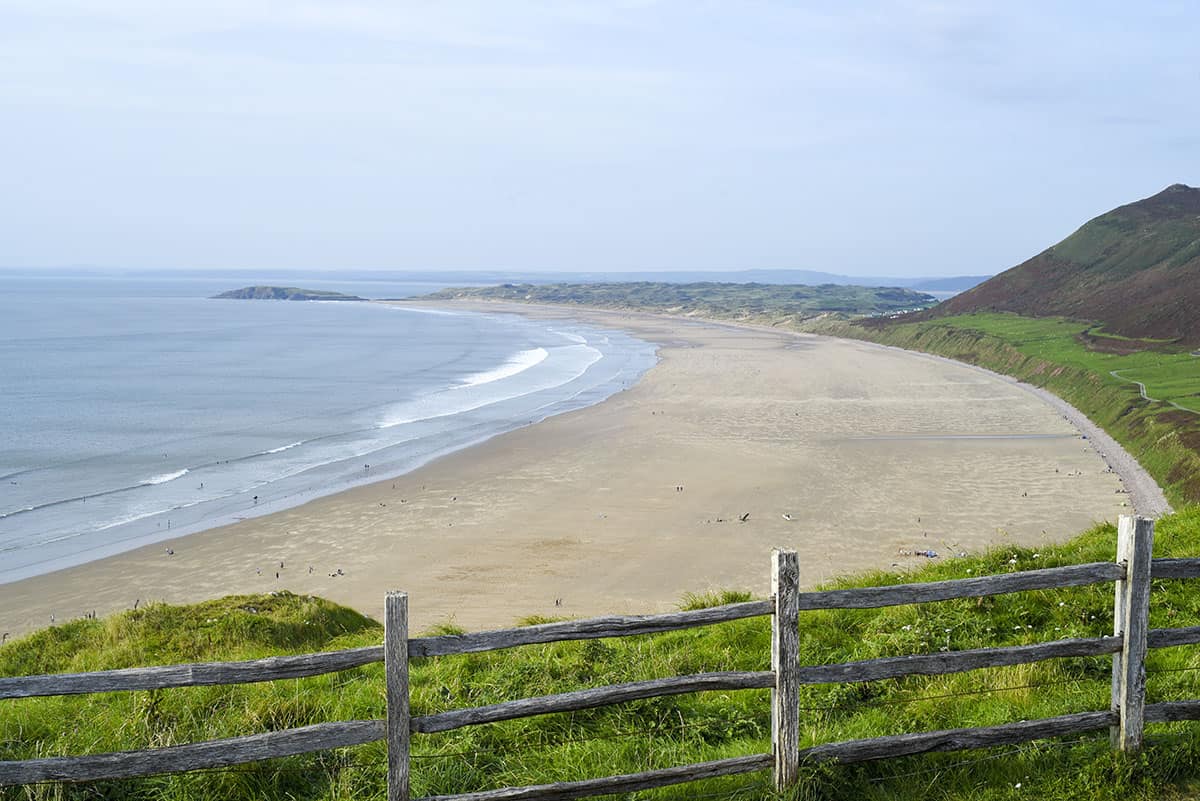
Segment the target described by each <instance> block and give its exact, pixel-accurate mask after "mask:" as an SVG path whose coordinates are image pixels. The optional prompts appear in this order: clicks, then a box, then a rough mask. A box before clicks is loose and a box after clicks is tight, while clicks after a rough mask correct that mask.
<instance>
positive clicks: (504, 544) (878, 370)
mask: <svg viewBox="0 0 1200 801" xmlns="http://www.w3.org/2000/svg"><path fill="white" fill-rule="evenodd" d="M460 307H461V306H460ZM486 308H487V309H488V310H489V311H496V310H499V308H498V307H497V306H495V305H491V304H489V305H487V306H486ZM518 311H520V312H521V313H523V314H537V315H543V316H559V317H569V318H572V319H581V320H585V321H587V322H591V323H594V324H597V325H600V326H603V327H608V328H620V329H623V330H626V331H630V332H632V333H634V334H635V335H637V336H640V337H642V338H644V339H647V340H649V341H652V342H655V343H657V344H658V345H659V357H660V362H659V364H658V365H657V366H656V367H655V368H654V369H652V370H651V371H650V372H648V373H647V374H646V376H645V377H644V378H643V380H642V381H641V382H639V383H638V384H637V385H635V386H633V387H630V388H629V389H627V390H625V391H623V392H620V393H618V394H617V395H615V396H613V397H612V398H610V399H609V400H607V401H605V402H604V403H601V404H598V405H596V406H593V407H591V408H588V409H584V410H581V411H578V412H572V413H570V414H564V415H560V416H558V417H554V418H551V419H549V420H546V421H544V422H542V423H539V424H537V425H533V426H529V427H526V428H523V429H519V430H517V431H514V432H511V433H508V434H505V435H502V436H499V437H496V438H494V439H492V440H490V441H488V442H486V443H484V444H482V445H479V446H476V447H473V448H470V449H468V450H465V451H460V452H458V453H455V454H452V455H450V456H447V457H444V458H442V459H440V460H438V461H436V462H433V463H431V464H429V465H426V466H425V467H423V468H421V469H419V470H417V471H415V472H413V473H409V474H407V475H405V476H402V477H400V478H397V479H395V480H391V479H388V480H385V481H380V482H378V483H376V484H372V485H369V486H364V487H358V488H355V489H352V490H349V491H346V492H342V493H339V494H336V495H331V496H328V497H325V498H321V499H318V500H315V501H312V502H309V503H307V504H305V505H304V506H299V507H296V508H294V509H290V510H287V511H283V512H279V513H276V514H271V515H268V516H264V517H259V518H254V519H250V520H245V521H242V522H239V523H236V524H233V525H229V526H224V527H221V528H217V529H212V530H209V531H205V532H202V533H199V534H194V535H191V536H188V537H184V538H180V539H177V540H174V541H171V542H170V543H169V546H170V548H171V549H172V550H173V554H168V553H166V548H164V546H163V545H162V544H158V545H154V546H147V547H146V548H142V549H140V550H136V551H132V552H129V553H126V554H122V555H119V556H115V557H111V558H108V559H104V560H101V561H97V562H93V563H90V564H87V565H83V566H80V567H75V568H71V569H67V570H63V571H59V572H57V573H52V574H49V575H45V576H39V577H35V578H32V579H27V580H24V581H20V582H15V583H11V584H7V585H0V631H7V632H10V633H11V634H12V635H17V634H20V633H22V632H26V631H29V630H31V629H34V628H40V627H42V626H46V625H49V624H50V622H51V616H52V615H53V616H54V618H55V619H56V620H57V621H59V622H62V621H64V620H67V619H70V618H74V617H79V616H82V615H83V614H85V613H90V612H91V611H93V610H95V611H96V612H97V613H98V614H101V615H103V614H106V613H109V612H112V611H114V610H117V609H123V608H129V607H131V606H133V605H134V603H135V602H138V603H141V604H145V603H147V602H150V601H166V602H172V603H178V602H190V601H196V600H200V599H205V598H211V597H217V596H221V595H227V594H231V593H260V592H269V591H275V590H290V591H292V592H296V593H303V594H315V595H321V596H324V597H327V598H330V599H332V600H334V601H338V602H340V603H345V604H348V605H350V606H353V607H355V608H357V609H359V610H361V611H363V612H365V613H367V614H370V615H373V616H376V617H378V616H379V615H380V614H381V610H382V605H383V596H384V593H385V592H386V591H387V590H389V589H402V590H406V591H408V592H409V594H410V608H411V610H412V617H413V625H414V628H415V630H417V631H420V630H422V629H425V628H428V627H430V626H432V625H435V624H438V623H442V622H452V623H454V624H456V625H460V626H463V627H466V628H468V629H477V628H488V627H496V626H504V625H508V624H511V623H513V622H514V621H516V620H517V619H519V618H521V617H524V616H527V615H553V616H586V615H593V614H602V613H608V612H615V613H650V612H656V611H667V610H670V609H672V608H674V607H675V606H676V604H677V603H678V602H679V600H680V598H681V596H682V595H683V594H684V593H687V592H704V591H707V590H710V589H717V588H737V589H747V590H750V591H753V592H755V593H759V594H765V593H766V592H767V587H768V560H769V553H770V549H771V548H772V547H780V546H782V547H791V548H796V549H797V550H799V551H800V554H801V556H800V559H801V577H802V580H803V582H804V584H805V585H809V586H811V585H813V584H816V583H818V582H820V581H823V580H826V579H828V578H830V577H832V576H835V575H840V574H846V573H852V572H855V571H860V570H865V569H870V568H892V567H908V566H915V565H919V564H924V563H926V562H927V561H928V559H929V557H928V556H922V555H917V554H919V553H920V552H930V551H932V552H936V553H937V555H938V556H937V558H938V559H945V558H953V557H954V556H955V555H956V554H959V553H964V552H973V551H978V550H982V549H985V548H987V547H989V546H991V545H995V544H1002V543H1014V544H1021V545H1036V544H1040V543H1046V542H1051V541H1058V540H1063V539H1066V538H1068V537H1070V536H1071V535H1073V534H1075V533H1076V532H1078V531H1079V530H1081V529H1083V528H1085V527H1087V526H1089V525H1090V524H1092V523H1093V522H1095V521H1099V520H1115V518H1116V516H1117V515H1118V514H1122V513H1129V512H1130V511H1131V509H1130V508H1129V506H1127V505H1126V504H1127V503H1128V497H1129V496H1127V495H1126V494H1124V493H1123V492H1122V491H1121V490H1122V483H1121V481H1120V478H1119V477H1118V475H1117V473H1116V472H1114V471H1113V469H1112V468H1110V467H1109V465H1108V464H1106V462H1105V461H1104V459H1103V458H1102V457H1101V456H1100V455H1099V454H1098V453H1097V451H1096V449H1095V447H1093V445H1092V440H1091V439H1083V438H1082V437H1081V436H1080V433H1079V431H1078V430H1077V429H1076V428H1075V427H1074V426H1073V425H1072V424H1071V422H1070V421H1069V420H1068V419H1067V417H1065V416H1064V415H1063V413H1062V412H1061V411H1060V410H1059V409H1056V408H1054V407H1052V406H1050V405H1048V404H1047V403H1046V402H1045V401H1044V400H1042V399H1040V398H1039V397H1037V396H1036V395H1034V394H1032V393H1030V392H1027V391H1026V390H1025V389H1023V388H1021V387H1018V386H1015V385H1013V384H1012V383H1010V382H1007V381H1004V380H1001V379H999V378H997V377H995V376H992V375H988V374H986V373H983V372H980V371H977V370H973V369H971V368H969V367H966V366H963V365H959V364H955V363H953V362H946V361H940V360H936V359H931V358H925V357H922V356H920V355H916V354H911V353H907V352H904V351H897V350H891V349H884V348H879V347H875V346H871V345H866V344H862V343H857V342H851V341H844V340H833V339H825V338H819V337H811V336H801V335H792V334H786V333H778V332H772V331H764V330H758V329H749V328H737V327H734V326H728V325H715V324H705V323H701V322H690V321H685V320H679V319H672V318H663V317H654V316H649V315H628V314H620V313H605V312H594V311H579V310H563V309H551V308H529V307H519V309H518ZM1122 464H1123V463H1122ZM1120 469H1122V470H1125V471H1128V470H1129V469H1132V468H1128V467H1121V468H1120ZM277 576H278V577H277Z"/></svg>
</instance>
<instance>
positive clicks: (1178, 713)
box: [1146, 701, 1200, 723]
mask: <svg viewBox="0 0 1200 801" xmlns="http://www.w3.org/2000/svg"><path fill="white" fill-rule="evenodd" d="M1180 720H1200V701H1164V702H1162V703H1158V704H1146V722H1147V723H1175V722H1176V721H1180Z"/></svg>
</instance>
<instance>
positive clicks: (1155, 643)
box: [1146, 626, 1200, 648]
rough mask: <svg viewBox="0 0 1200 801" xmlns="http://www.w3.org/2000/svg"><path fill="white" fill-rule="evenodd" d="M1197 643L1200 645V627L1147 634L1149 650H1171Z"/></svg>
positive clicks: (1160, 630) (1156, 631)
mask: <svg viewBox="0 0 1200 801" xmlns="http://www.w3.org/2000/svg"><path fill="white" fill-rule="evenodd" d="M1196 643H1200V626H1189V627H1188V628H1185V629H1150V631H1149V632H1147V634H1146V646H1147V647H1149V648H1171V647H1172V646H1176V645H1195V644H1196Z"/></svg>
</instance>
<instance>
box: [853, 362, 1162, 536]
mask: <svg viewBox="0 0 1200 801" xmlns="http://www.w3.org/2000/svg"><path fill="white" fill-rule="evenodd" d="M857 341H862V340H857ZM864 344H867V345H873V346H874V347H878V348H892V349H894V350H904V351H905V353H914V354H916V355H918V356H924V357H925V358H927V359H934V360H936V361H942V362H947V363H949V364H956V365H958V366H960V367H969V368H971V369H972V370H977V371H978V372H981V373H986V374H987V375H990V376H992V377H993V378H998V379H1000V380H1001V381H1005V382H1007V383H1009V384H1012V385H1014V386H1017V387H1020V388H1021V389H1023V390H1025V391H1026V392H1029V393H1032V394H1034V395H1036V396H1037V397H1039V398H1041V399H1042V400H1043V401H1045V402H1046V403H1048V404H1050V405H1051V406H1053V407H1054V408H1055V409H1057V410H1058V412H1059V413H1060V414H1061V415H1062V416H1063V418H1064V419H1065V420H1066V421H1067V422H1068V423H1070V424H1071V425H1073V426H1074V427H1075V428H1076V430H1078V431H1079V433H1080V434H1082V435H1083V436H1084V437H1085V438H1086V439H1087V440H1088V442H1089V443H1090V444H1091V447H1092V448H1094V449H1095V450H1096V453H1098V454H1100V458H1101V459H1103V460H1104V461H1105V463H1106V464H1107V465H1108V466H1109V467H1110V468H1112V471H1113V472H1114V473H1116V474H1117V476H1119V477H1120V479H1121V483H1122V484H1123V485H1124V486H1125V489H1126V491H1127V492H1128V493H1129V505H1130V507H1132V509H1133V511H1134V513H1135V514H1139V515H1142V516H1143V517H1162V516H1163V515H1165V514H1170V513H1171V512H1172V511H1173V510H1172V508H1171V504H1169V503H1167V498H1166V496H1165V495H1163V491H1162V488H1161V487H1160V486H1158V482H1157V481H1155V480H1154V479H1153V478H1152V477H1151V476H1150V474H1149V473H1147V472H1146V470H1145V469H1144V468H1143V467H1142V466H1141V464H1139V463H1138V460H1137V459H1135V458H1133V456H1131V455H1130V454H1129V452H1128V451H1126V450H1125V449H1124V448H1123V447H1121V445H1120V443H1118V442H1117V441H1116V440H1115V439H1113V438H1112V437H1111V436H1109V435H1108V433H1107V432H1105V431H1104V429H1102V428H1100V426H1098V425H1096V424H1095V423H1093V422H1092V421H1091V420H1089V419H1088V416H1087V415H1085V414H1084V413H1083V412H1081V411H1079V410H1078V409H1076V408H1075V407H1074V406H1072V405H1071V404H1069V403H1067V402H1066V401H1065V400H1063V399H1062V398H1060V397H1058V396H1057V395H1055V394H1054V393H1053V392H1050V391H1049V390H1046V389H1042V388H1041V387H1035V386H1034V385H1033V384H1027V383H1025V382H1024V381H1018V380H1017V379H1015V378H1013V377H1012V376H1010V375H1004V374H1003V373H997V372H995V371H993V370H988V369H987V368H986V367H979V366H978V365H974V364H968V363H967V362H960V361H957V360H955V359H947V358H946V357H945V356H936V355H934V354H932V353H922V352H921V351H914V350H905V349H904V348H896V347H895V346H893V345H879V344H877V343H874V342H864Z"/></svg>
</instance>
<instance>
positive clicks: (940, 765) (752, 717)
mask: <svg viewBox="0 0 1200 801" xmlns="http://www.w3.org/2000/svg"><path fill="white" fill-rule="evenodd" d="M1114 541H1115V534H1114V530H1113V528H1112V527H1111V526H1108V525H1105V526H1099V527H1097V528H1094V529H1092V530H1090V531H1087V532H1085V533H1083V534H1081V535H1079V536H1078V537H1076V538H1075V539H1074V540H1072V541H1070V542H1069V543H1067V544H1065V545H1063V546H1059V547H1049V548H1043V549H1041V550H1039V551H1032V550H1024V549H1008V548H1005V549H1000V550H997V551H994V552H991V553H988V554H985V555H981V556H974V557H967V558H962V559H955V560H950V561H946V562H944V563H938V564H931V565H930V566H928V567H927V568H925V569H924V570H921V571H919V572H918V573H917V574H916V575H915V576H913V575H911V574H909V575H897V574H886V573H878V574H873V575H870V576H866V577H859V578H858V579H856V580H854V581H853V582H851V581H846V582H844V584H845V585H849V584H859V585H861V584H865V583H873V584H884V583H893V582H896V581H902V580H905V581H906V580H912V579H913V578H915V579H917V580H936V579H945V578H955V577H967V576H973V575H981V574H990V573H1001V572H1006V571H1012V570H1023V569H1030V568H1036V567H1049V566H1054V565H1060V564H1072V563H1079V562H1088V561H1100V560H1108V559H1111V558H1113V551H1114ZM1198 554H1200V510H1197V509H1190V510H1187V511H1185V512H1183V513H1180V514H1177V515H1175V516H1172V517H1169V518H1166V519H1164V520H1163V521H1162V522H1161V523H1160V525H1159V528H1158V533H1157V547H1156V555H1158V556H1195V555H1198ZM802 558H803V557H802ZM745 597H746V596H745V595H742V594H738V593H726V594H724V595H721V596H712V597H707V596H706V597H701V598H692V599H688V604H689V605H694V606H695V605H706V604H716V603H725V602H730V601H734V600H740V599H742V598H745ZM1111 607H1112V588H1111V586H1110V585H1101V586H1098V587H1088V588H1071V589H1062V590H1053V591H1043V592H1035V593H1023V594H1019V595H1012V596H1001V597H996V598H987V599H980V600H971V601H949V602H944V603H938V604H928V605H923V606H905V607H896V608H892V609H885V610H862V611H831V612H820V613H804V614H803V615H802V618H801V660H802V661H803V662H804V663H808V664H822V663H828V662H839V661H847V660H853V659H865V658H871V657H876V656H888V655H900V654H908V653H924V652H936V651H938V650H940V649H944V648H948V649H954V650H958V649H964V648H973V647H981V646H986V645H1004V644H1019V643H1027V642H1036V641H1045V640H1052V639H1058V638H1062V637H1086V636H1097V635H1101V634H1106V633H1111V626H1112V622H1111V615H1112V609H1111ZM1197 616H1200V587H1198V586H1196V585H1195V583H1194V582H1193V583H1191V584H1189V583H1187V582H1180V581H1159V582H1155V592H1154V595H1153V605H1152V621H1151V623H1152V625H1153V626H1157V627H1168V626H1181V625H1188V624H1190V623H1195V621H1196V619H1197ZM769 630H770V624H769V619H767V618H758V619H754V620H746V621H737V622H733V623H727V624H721V625H719V626H713V627H709V628H704V629H696V630H691V631H683V632H675V633H671V634H664V635H655V636H647V637H634V638H622V639H611V640H593V641H588V642H581V643H559V644H553V645H546V646H527V647H523V648H519V649H515V650H511V651H502V652H496V653H490V654H475V655H466V656H462V657H443V658H437V659H426V660H417V661H415V662H414V664H413V666H412V682H413V709H414V713H416V714H422V713H428V712H434V711H439V710H443V709H450V708H457V707H463V706H474V705H479V704H488V703H494V702H498V701H502V700H507V699H515V698H521V697H528V696H533V695H540V694H545V693H554V692H561V691H565V690H570V689H578V688H582V687H589V686H601V685H605V684H611V683H618V682H625V681H635V680H639V679H647V678H653V677H661V676H670V675H677V674H686V673H694V672H702V671H708V670H764V669H768V668H769V651H770V645H769ZM381 638H382V630H381V627H380V626H379V624H377V623H376V622H374V621H372V620H370V619H368V618H365V617H363V616H361V615H358V614H357V613H355V612H352V611H350V610H347V609H345V608H341V607H338V606H335V605H334V604H331V603H330V602H327V601H324V600H322V599H319V598H311V597H300V596H296V595H290V594H286V593H284V594H278V595H274V596H252V597H251V596H243V597H231V598H225V599H221V600H217V601H212V602H208V603H202V604H196V605H193V606H165V605H158V606H151V607H148V608H145V609H141V610H137V611H133V612H125V613H121V614H118V615H116V616H114V617H111V618H108V619H103V620H79V621H74V622H71V623H68V624H65V625H62V626H56V627H53V628H49V629H45V630H42V631H39V632H37V633H35V634H32V635H30V636H28V637H25V638H23V639H20V640H18V641H16V642H10V643H9V644H8V645H5V646H3V647H2V648H0V675H22V674H34V673H53V672H68V671H80V670H95V669H102V668H120V667H130V666H137V665H149V664H170V663H175V662H187V661H202V660H235V659H252V658H257V657H262V656H266V655H269V654H283V653H300V652H307V651H314V650H330V649H336V648H348V647H354V646H360V645H367V644H375V643H378V642H380V641H381ZM1197 669H1200V651H1198V650H1197V649H1196V648H1194V647H1190V648H1189V647H1183V648H1173V649H1165V650H1160V651H1156V652H1153V654H1152V656H1151V659H1150V662H1149V696H1150V698H1149V700H1150V701H1151V702H1154V701H1164V700H1178V699H1187V698H1200V686H1197V677H1198V676H1200V672H1198V671H1197ZM1109 670H1110V662H1109V660H1108V659H1107V658H1088V659H1062V660H1054V661H1050V662H1043V663H1039V664H1036V665H1028V666H1019V667H1012V668H997V669H991V670H985V671H976V672H973V673H968V674H961V675H957V676H944V677H927V678H923V677H909V678H906V679H902V680H889V681H880V682H871V683H862V684H849V685H835V686H830V687H808V688H805V689H804V692H803V696H802V699H801V705H802V706H803V707H804V716H803V720H804V728H803V731H802V739H803V742H804V744H805V745H808V744H816V743H822V742H833V741H838V740H845V739H851V738H858V737H869V736H873V735H879V734H896V733H902V732H915V731H922V730H930V729H939V728H951V727H959V726H979V725H989V724H997V723H1004V722H1011V721H1016V720H1023V719H1034V718H1040V717H1047V716H1051V715H1058V714H1065V713H1068V712H1079V711H1087V710H1098V709H1106V708H1107V707H1108V694H1109ZM384 712H385V707H384V689H383V676H382V670H381V667H380V666H378V665H372V666H367V667H363V668H359V669H355V670H349V671H344V672H342V673H337V674H332V675H327V676H321V677H314V678H310V679H300V680H288V681H278V682H272V683H265V684H256V685H243V686H237V687H206V688H189V689H176V690H163V691H154V692H129V693H111V694H103V695H89V696H77V697H68V698H45V699H28V700H22V701H6V702H3V703H0V759H22V758H30V757H39V756H50V755H69V754H84V753H97V752H105V751H116V750H126V749H135V748H147V747H157V746H165V745H172V744H178V743H184V742H193V741H199V740H204V739H211V738H217V737H229V736H236V735H240V734H250V733H254V732H260V731H266V730H271V729H281V728H286V727H291V726H298V725H304V724H308V723H315V722H320V721H329V720H345V719H362V718H379V717H382V716H383V715H384ZM1148 735H1149V747H1148V749H1147V750H1146V752H1145V754H1144V755H1143V756H1142V757H1140V758H1137V759H1132V760H1130V759H1123V758H1120V757H1116V756H1114V755H1112V754H1111V753H1110V752H1109V749H1108V744H1107V738H1106V737H1105V736H1100V735H1097V736H1088V737H1083V738H1078V739H1073V740H1071V741H1068V742H1059V741H1050V742H1044V743H1040V744H1030V745H1028V746H1024V747H1019V748H1006V749H998V750H990V751H975V752H965V753H956V754H943V755H929V756H921V757H909V758H902V759H896V760H889V761H885V762H879V763H872V764H866V765H861V766H845V767H838V766H817V767H810V768H808V769H806V772H805V779H804V782H803V783H802V786H801V787H800V789H799V791H798V793H797V794H796V797H798V798H806V799H819V798H828V799H834V798H865V799H901V798H932V799H992V798H1019V797H1027V796H1028V795H1030V794H1037V795H1038V796H1040V797H1041V798H1042V799H1045V800H1046V801H1051V800H1053V799H1067V798H1079V797H1090V798H1099V799H1118V798H1122V799H1124V798H1130V797H1140V798H1167V797H1177V796H1173V795H1169V794H1168V793H1172V792H1175V791H1177V790H1178V789H1179V788H1180V787H1186V782H1188V781H1195V780H1198V779H1200V724H1172V725H1158V726H1152V727H1150V729H1149V731H1148ZM769 750H770V711H769V696H768V693H767V692H766V691H741V692H723V693H703V694H696V695H687V696H677V697H672V698H660V699H654V700H648V701H641V702H635V703H630V704H625V705H621V706H615V707H610V708H605V709H596V710H590V711H584V712H576V713H573V714H561V715H547V716H542V717H538V718H530V719H526V720H519V721H510V722H505V723H498V724H491V725H487V726H480V727H473V728H468V729H464V730H461V731H458V732H449V733H445V734H438V735H417V736H416V737H415V738H414V759H413V782H414V791H415V794H417V795H425V794H433V793H454V792H466V791H471V790H481V789H487V788H493V787H501V786H505V785H524V784H535V783H544V782H550V781H565V780H573V779H583V778H589V777H598V776H605V775H611V774H615V773H622V772H635V771H639V770H645V769H648V768H655V767H668V766H671V765H680V764H686V763H689V762H698V761H703V760H708V759H718V758H722V757H729V756H738V755H746V754H754V753H763V752H768V751H769ZM384 763H385V750H384V747H383V745H382V744H378V743H377V744H372V745H368V746H363V747H359V748H350V749H340V750H338V751H331V752H324V753H319V754H313V755H307V756H302V757H294V758H290V759H282V760H274V761H272V762H268V763H260V764H257V765H249V766H243V767H241V768H238V769H231V770H221V771H207V772H197V773H191V774H183V775H179V776H162V777H153V778H147V779H140V780H130V781H121V782H106V783H101V784H99V785H93V786H88V787H75V786H65V785H45V786H38V787H29V788H20V789H8V790H4V791H0V798H3V799H6V800H7V799H55V798H71V799H84V798H88V799H91V798H112V799H193V798H196V799H198V798H205V799H208V798H214V799H215V798H221V799H368V798H382V797H383V796H384V783H385V778H384V776H385V773H384ZM1181 792H1186V791H1181ZM709 794H715V796H714V797H718V798H738V799H741V798H746V799H772V798H775V795H774V794H773V792H772V791H771V789H770V786H769V776H768V775H767V774H765V773H763V774H755V775H750V776H743V777H732V778H729V779H726V780H719V781H711V782H706V783H700V784H692V785H684V786H681V787H677V788H667V789H663V790H660V791H655V792H646V793H639V794H636V796H635V797H637V798H663V799H667V798H671V799H683V798H699V797H706V796H709ZM627 797H628V796H627Z"/></svg>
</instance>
